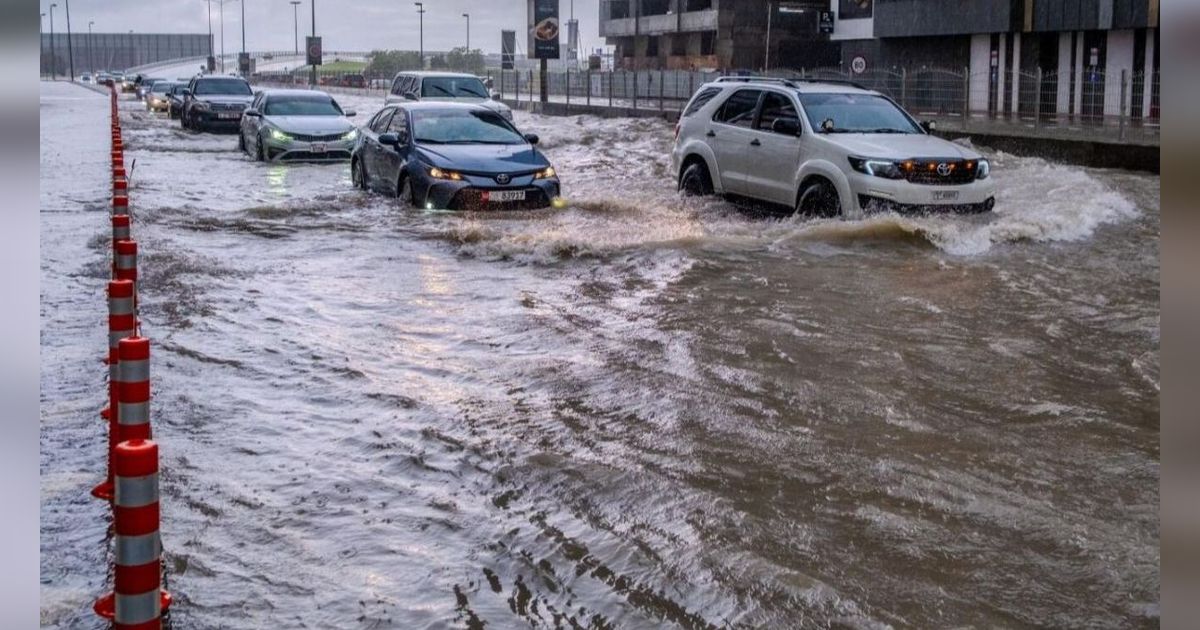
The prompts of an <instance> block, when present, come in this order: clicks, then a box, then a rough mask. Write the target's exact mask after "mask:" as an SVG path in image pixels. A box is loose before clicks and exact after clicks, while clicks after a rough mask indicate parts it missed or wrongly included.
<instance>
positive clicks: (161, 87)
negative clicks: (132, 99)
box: [150, 81, 175, 94]
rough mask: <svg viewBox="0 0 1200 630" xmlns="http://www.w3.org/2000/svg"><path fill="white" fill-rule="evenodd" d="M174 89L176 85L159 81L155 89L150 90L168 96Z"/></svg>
mask: <svg viewBox="0 0 1200 630" xmlns="http://www.w3.org/2000/svg"><path fill="white" fill-rule="evenodd" d="M173 87H175V84H174V83H167V82H165V81H159V82H157V83H155V84H154V87H152V88H150V91H151V92H153V93H155V94H166V93H167V92H168V91H170V89H171V88H173Z"/></svg>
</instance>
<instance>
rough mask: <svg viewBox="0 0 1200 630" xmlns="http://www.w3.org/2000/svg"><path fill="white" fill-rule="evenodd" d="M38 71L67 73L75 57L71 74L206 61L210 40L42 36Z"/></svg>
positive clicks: (152, 36) (180, 35) (132, 35)
mask: <svg viewBox="0 0 1200 630" xmlns="http://www.w3.org/2000/svg"><path fill="white" fill-rule="evenodd" d="M41 44H42V48H41V60H42V61H41V70H42V74H47V75H48V74H50V73H51V69H53V70H54V72H55V73H57V74H59V75H65V74H66V73H67V72H69V70H70V57H71V55H74V57H75V74H76V75H78V74H82V73H84V72H93V71H97V70H124V69H126V68H132V67H135V66H141V65H145V64H148V63H154V62H156V61H167V60H170V59H184V58H188V57H207V56H208V54H209V51H210V50H212V48H211V44H212V40H211V38H210V36H209V35H208V34H207V33H198V34H190V33H160V34H155V33H88V32H87V31H84V32H82V33H80V32H78V31H76V32H73V33H71V41H70V44H69V45H68V42H67V34H66V33H65V32H55V33H54V34H53V35H51V34H50V33H42V42H41Z"/></svg>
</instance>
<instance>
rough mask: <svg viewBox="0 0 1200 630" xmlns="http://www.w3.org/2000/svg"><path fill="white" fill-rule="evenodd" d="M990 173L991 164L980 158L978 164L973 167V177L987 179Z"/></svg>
mask: <svg viewBox="0 0 1200 630" xmlns="http://www.w3.org/2000/svg"><path fill="white" fill-rule="evenodd" d="M991 174H992V164H991V162H988V161H987V160H984V159H980V160H979V165H978V166H976V167H975V179H987V178H988V176H989V175H991Z"/></svg>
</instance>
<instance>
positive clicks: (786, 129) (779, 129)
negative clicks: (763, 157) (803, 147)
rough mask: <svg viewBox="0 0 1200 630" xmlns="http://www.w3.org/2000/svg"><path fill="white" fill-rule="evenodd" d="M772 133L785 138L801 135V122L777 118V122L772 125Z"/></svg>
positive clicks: (794, 119) (793, 119)
mask: <svg viewBox="0 0 1200 630" xmlns="http://www.w3.org/2000/svg"><path fill="white" fill-rule="evenodd" d="M771 131H773V132H775V133H778V134H781V135H785V136H798V135H800V120H799V119H796V118H776V119H775V122H773V123H771Z"/></svg>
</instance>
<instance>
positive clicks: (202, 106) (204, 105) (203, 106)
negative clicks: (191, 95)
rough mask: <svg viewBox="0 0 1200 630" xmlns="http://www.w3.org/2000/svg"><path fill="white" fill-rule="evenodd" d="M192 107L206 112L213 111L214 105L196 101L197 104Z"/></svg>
mask: <svg viewBox="0 0 1200 630" xmlns="http://www.w3.org/2000/svg"><path fill="white" fill-rule="evenodd" d="M192 107H193V108H195V109H206V110H207V109H212V105H210V104H209V103H206V102H204V101H196V102H195V103H193V104H192Z"/></svg>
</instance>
